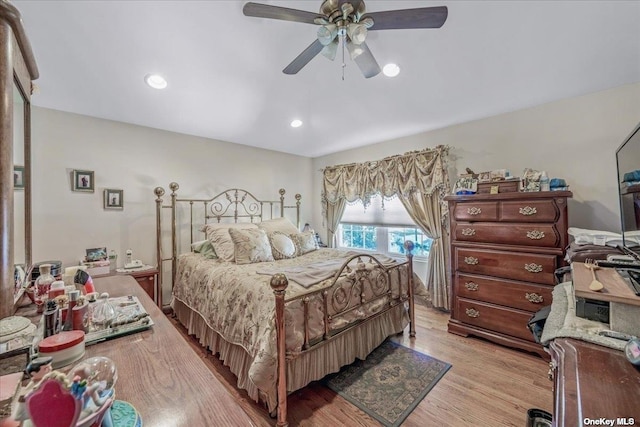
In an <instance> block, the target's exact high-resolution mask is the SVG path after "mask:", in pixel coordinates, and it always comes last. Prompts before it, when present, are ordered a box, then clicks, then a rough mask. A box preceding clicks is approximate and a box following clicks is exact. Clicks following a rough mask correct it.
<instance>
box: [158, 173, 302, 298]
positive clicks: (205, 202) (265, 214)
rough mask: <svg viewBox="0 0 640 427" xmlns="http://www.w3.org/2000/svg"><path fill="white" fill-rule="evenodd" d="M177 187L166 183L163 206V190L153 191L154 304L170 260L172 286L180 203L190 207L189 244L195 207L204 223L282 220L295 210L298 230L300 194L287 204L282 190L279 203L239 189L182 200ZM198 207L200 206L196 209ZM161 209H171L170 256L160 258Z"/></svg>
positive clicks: (160, 293)
mask: <svg viewBox="0 0 640 427" xmlns="http://www.w3.org/2000/svg"><path fill="white" fill-rule="evenodd" d="M179 188H180V186H179V185H178V184H177V183H176V182H172V183H171V184H169V189H170V190H171V195H170V197H171V200H170V204H168V205H164V204H163V203H164V200H163V198H162V197H163V196H164V194H165V191H164V188H162V187H156V188H155V189H154V190H153V192H154V194H155V195H156V260H158V261H157V262H158V292H157V304H158V306H160V307H162V284H163V265H164V262H166V261H171V286H173V284H174V283H175V278H176V265H177V261H178V241H177V234H176V232H177V215H176V211H177V207H178V205H179V204H182V203H184V204H188V205H189V229H190V243H193V242H194V237H193V229H194V212H195V211H194V207H195V209H202V210H201V211H200V212H201V213H203V217H204V223H205V224H207V223H210V222H213V221H215V222H218V223H219V222H225V221H227V220H229V221H233V222H238V220H241V221H243V220H248V221H249V222H260V221H264V220H266V219H271V218H275V214H276V213H279V216H280V217H284V214H285V209H295V212H296V227H297V228H298V229H300V199H301V198H302V196H300V194H296V195H295V200H296V202H295V204H293V205H286V204H285V201H284V195H285V190H284V188H281V189H280V190H279V191H278V193H279V194H280V197H279V200H259V199H258V198H257V197H255V196H254V195H253V194H251V193H250V192H248V191H246V190H242V189H239V188H231V189H228V190H225V191H223V192H221V193H219V194H218V195H216V196H214V197H212V198H210V199H183V198H178V193H177V191H178V189H179ZM198 205H200V206H201V207H200V208H198ZM162 209H170V210H171V256H170V257H168V258H163V255H162V215H161V211H162Z"/></svg>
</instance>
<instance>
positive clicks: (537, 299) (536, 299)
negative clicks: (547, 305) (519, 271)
mask: <svg viewBox="0 0 640 427" xmlns="http://www.w3.org/2000/svg"><path fill="white" fill-rule="evenodd" d="M524 297H525V298H526V299H527V301H529V302H532V303H534V304H540V303H541V302H543V301H544V298H543V297H542V295H538V294H537V293H535V292H531V293H529V292H527V293H525V294H524Z"/></svg>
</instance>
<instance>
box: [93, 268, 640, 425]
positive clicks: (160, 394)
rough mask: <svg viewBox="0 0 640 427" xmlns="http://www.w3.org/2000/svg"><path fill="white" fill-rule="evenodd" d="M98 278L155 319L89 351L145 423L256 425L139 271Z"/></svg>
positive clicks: (105, 289) (100, 284) (102, 286)
mask: <svg viewBox="0 0 640 427" xmlns="http://www.w3.org/2000/svg"><path fill="white" fill-rule="evenodd" d="M94 283H95V286H96V290H97V291H99V292H109V294H110V295H112V296H123V295H135V296H136V297H138V299H139V300H140V301H141V302H142V305H143V306H144V308H145V309H146V310H147V312H148V313H149V315H150V316H151V318H152V319H153V321H154V323H155V324H154V325H153V326H152V327H151V329H149V330H146V331H143V332H138V333H134V334H131V335H127V336H123V337H119V338H115V339H112V340H109V341H105V342H102V343H98V344H94V345H91V346H89V347H87V349H86V355H85V358H87V357H93V356H106V357H108V358H110V359H112V360H113V361H114V362H115V363H116V366H117V367H118V382H117V383H116V387H115V388H116V399H120V400H125V401H127V402H129V403H131V404H132V405H133V406H135V407H136V408H137V409H138V411H139V412H140V415H141V416H142V421H143V424H144V426H145V427H154V426H158V427H159V426H172V427H173V426H176V427H177V426H190V427H192V426H252V425H255V424H253V423H252V421H251V419H250V418H249V416H248V415H247V414H246V413H245V412H244V411H243V410H242V409H241V408H240V407H239V406H238V405H237V404H236V402H235V401H234V399H233V398H232V396H231V395H230V394H229V393H228V392H227V391H226V390H225V388H224V386H223V385H222V384H221V383H220V382H219V381H218V380H217V379H216V377H215V376H214V375H213V374H212V373H211V372H210V371H209V369H208V368H207V367H206V365H205V364H204V362H203V361H202V360H201V359H200V357H199V356H198V355H197V354H196V353H195V352H194V351H193V350H191V348H190V347H189V344H187V342H186V341H185V340H184V338H183V337H182V336H181V335H180V334H179V333H178V331H176V330H175V328H174V326H173V325H172V324H171V322H170V321H169V319H167V318H166V317H165V315H164V314H162V312H161V311H160V309H159V308H158V307H157V306H156V305H155V304H154V302H153V301H152V300H151V299H150V298H149V296H148V295H147V293H146V292H145V291H144V290H143V289H142V288H141V287H140V286H138V284H137V283H136V280H135V279H134V278H133V277H131V276H126V275H117V276H110V277H103V278H98V279H95V282H94ZM639 418H640V417H639Z"/></svg>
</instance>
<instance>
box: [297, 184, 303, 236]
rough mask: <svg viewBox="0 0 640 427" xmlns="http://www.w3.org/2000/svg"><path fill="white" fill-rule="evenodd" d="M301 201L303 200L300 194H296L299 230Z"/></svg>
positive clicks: (298, 225)
mask: <svg viewBox="0 0 640 427" xmlns="http://www.w3.org/2000/svg"><path fill="white" fill-rule="evenodd" d="M300 199H302V196H301V195H300V193H298V194H296V227H298V230H300Z"/></svg>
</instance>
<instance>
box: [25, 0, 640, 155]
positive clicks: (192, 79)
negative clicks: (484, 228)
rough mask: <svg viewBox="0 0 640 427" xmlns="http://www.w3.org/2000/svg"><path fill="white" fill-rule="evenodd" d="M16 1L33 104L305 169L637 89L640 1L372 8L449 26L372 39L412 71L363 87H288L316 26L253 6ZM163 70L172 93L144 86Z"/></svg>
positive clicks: (320, 72) (351, 74)
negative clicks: (306, 163)
mask: <svg viewBox="0 0 640 427" xmlns="http://www.w3.org/2000/svg"><path fill="white" fill-rule="evenodd" d="M255 1H256V2H258V3H268V4H272V5H277V6H284V7H289V8H294V9H302V10H307V11H313V12H316V11H317V10H318V9H319V7H320V4H321V0H305V1H259V0H255ZM13 3H14V5H15V6H16V7H17V8H18V9H19V10H20V12H21V14H22V17H23V21H24V25H25V28H26V32H27V35H28V36H29V39H30V41H31V44H32V47H33V51H34V54H35V57H36V61H37V63H38V67H39V70H40V78H39V79H38V80H37V81H36V83H37V85H38V87H39V93H37V95H36V96H35V97H34V98H33V104H34V105H37V106H41V107H46V108H53V109H57V110H62V111H69V112H74V113H79V114H84V115H88V116H95V117H100V118H105V119H110V120H117V121H121V122H127V123H134V124H138V125H143V126H149V127H153V128H158V129H165V130H169V131H174V132H180V133H185V134H189V135H197V136H202V137H207V138H212V139H217V140H222V141H229V142H233V143H239V144H245V145H251V146H256V147H262V148H267V149H271V150H277V151H282V152H287V153H293V154H298V155H303V156H308V157H316V156H321V155H325V154H329V153H333V152H337V151H341V150H345V149H349V148H354V147H359V146H363V145H367V144H371V143H375V142H380V141H385V140H389V139H393V138H398V137H402V136H407V135H413V134H417V133H420V132H424V131H428V130H432V129H437V128H442V127H445V126H449V125H453V124H456V123H462V122H466V121H470V120H474V119H479V118H483V117H488V116H492V115H496V114H500V113H504V112H508V111H513V110H518V109H522V108H526V107H530V106H534V105H538V104H542V103H546V102H550V101H554V100H558V99H562V98H567V97H573V96H578V95H582V94H586V93H590V92H596V91H599V90H604V89H608V88H612V87H615V86H619V85H622V84H627V83H633V82H638V81H640V2H638V1H437V2H432V1H381V0H367V2H366V3H367V11H369V12H377V11H384V10H390V9H406V8H415V7H426V6H441V5H445V6H447V7H448V8H449V17H448V19H447V22H446V23H445V24H444V26H443V27H442V28H440V29H426V30H425V29H416V30H385V31H372V32H370V33H369V35H368V37H367V44H368V45H369V47H370V49H371V50H372V52H373V54H374V55H375V57H376V59H377V60H378V62H379V63H380V65H381V66H382V65H384V64H385V63H387V62H395V63H397V64H399V65H400V67H401V68H402V72H401V74H400V75H399V76H398V77H396V78H394V79H391V78H388V77H385V76H383V75H382V74H380V75H378V76H376V77H373V78H371V79H365V78H364V77H362V75H361V74H360V72H359V69H358V68H357V66H356V64H355V63H354V62H352V61H351V60H349V59H347V61H346V65H347V66H346V68H345V79H344V81H342V79H341V74H342V72H341V62H340V60H339V58H336V61H335V62H331V61H329V60H328V59H326V58H324V57H323V56H322V55H319V56H317V57H316V58H315V59H313V60H312V61H311V62H310V63H309V64H308V65H307V66H306V67H305V68H303V69H302V70H301V71H300V72H299V73H298V74H297V75H293V76H290V75H285V74H283V73H282V69H283V68H284V67H285V66H286V65H287V64H289V62H291V61H292V60H293V59H294V58H295V57H296V56H297V55H298V54H299V53H300V52H301V51H302V50H303V49H304V48H306V47H307V46H308V45H309V44H310V43H311V42H312V41H313V40H314V38H315V33H316V29H317V28H316V27H315V26H314V25H308V24H302V23H295V22H285V21H280V20H272V19H262V18H252V17H245V16H244V15H243V14H242V6H243V4H244V3H245V2H244V1H223V0H211V1H167V0H165V1H148V0H146V1H132V0H129V1H114V0H111V1H51V0H46V1H24V0H23V1H18V0H16V1H13ZM150 72H158V73H161V74H163V75H165V76H166V78H167V80H168V81H169V87H168V88H167V89H165V90H164V91H158V90H154V89H151V88H149V87H148V86H146V85H145V84H144V82H143V78H144V76H145V75H146V74H147V73H150ZM294 118H300V119H301V120H303V121H304V125H303V127H301V128H297V129H294V128H291V127H290V126H289V123H290V122H291V120H292V119H294Z"/></svg>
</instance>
